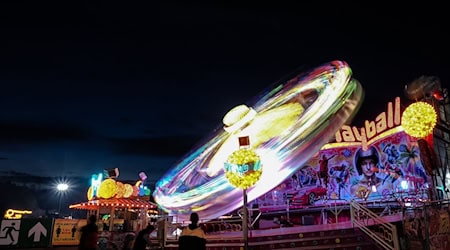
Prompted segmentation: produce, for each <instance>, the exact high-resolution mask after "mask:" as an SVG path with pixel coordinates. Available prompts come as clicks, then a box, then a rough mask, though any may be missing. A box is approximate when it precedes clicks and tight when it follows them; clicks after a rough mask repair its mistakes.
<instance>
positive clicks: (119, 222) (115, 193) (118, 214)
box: [69, 168, 158, 249]
mask: <svg viewBox="0 0 450 250" xmlns="http://www.w3.org/2000/svg"><path fill="white" fill-rule="evenodd" d="M118 176H119V170H118V169H117V168H114V169H110V170H105V171H104V172H103V173H98V174H93V175H92V177H91V186H90V187H89V188H88V191H87V201H85V202H81V203H78V204H73V205H70V206H69V208H71V209H83V210H87V211H88V213H87V217H89V216H90V215H91V214H95V215H97V218H98V223H97V224H98V226H99V230H100V231H101V234H100V245H105V247H106V248H108V247H112V248H119V249H121V248H122V247H123V246H124V244H127V239H128V240H131V239H133V238H134V235H135V233H137V232H138V231H140V230H141V229H143V228H145V227H146V226H147V225H148V224H149V223H152V221H156V217H157V214H158V211H157V205H156V204H155V203H153V202H151V201H150V189H149V188H148V187H147V186H146V185H145V181H146V179H147V176H146V174H145V173H144V172H141V173H139V175H138V176H139V178H137V181H136V182H130V183H125V182H122V181H119V180H118V179H117V177H118ZM113 246H115V247H113Z"/></svg>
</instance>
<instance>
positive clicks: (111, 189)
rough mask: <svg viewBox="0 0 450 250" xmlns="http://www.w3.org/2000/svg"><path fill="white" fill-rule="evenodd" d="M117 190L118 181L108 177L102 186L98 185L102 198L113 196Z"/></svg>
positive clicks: (99, 194)
mask: <svg viewBox="0 0 450 250" xmlns="http://www.w3.org/2000/svg"><path fill="white" fill-rule="evenodd" d="M116 191H117V185H116V181H115V180H113V179H106V180H104V181H102V183H100V186H99V187H98V196H99V197H100V198H105V199H108V198H111V197H113V196H114V195H115V194H116Z"/></svg>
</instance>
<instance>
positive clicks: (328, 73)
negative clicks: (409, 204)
mask: <svg viewBox="0 0 450 250" xmlns="http://www.w3.org/2000/svg"><path fill="white" fill-rule="evenodd" d="M351 75H352V73H351V69H350V67H349V66H348V64H347V63H346V62H343V61H332V62H329V63H326V64H323V65H321V66H319V67H317V68H315V69H313V70H310V71H308V72H305V73H300V74H298V75H296V76H295V77H293V78H291V79H290V80H287V81H283V82H282V83H280V84H278V85H275V87H273V88H270V89H269V90H268V91H264V92H263V93H262V94H261V95H259V96H258V97H256V98H255V100H256V101H254V102H253V103H252V105H250V107H247V106H246V105H239V106H237V107H236V108H234V109H232V110H231V111H229V112H228V113H227V114H226V115H225V117H224V119H223V123H224V126H223V128H222V127H219V128H218V129H216V130H214V132H212V134H211V135H210V136H208V137H206V138H205V139H204V140H203V141H202V142H200V143H199V144H198V146H196V147H194V148H193V150H191V151H190V152H189V153H188V154H186V155H185V156H184V157H183V158H182V159H181V160H180V161H179V162H178V163H177V164H175V166H174V167H173V168H172V169H170V170H169V171H168V172H167V173H166V174H165V175H163V177H162V178H161V179H160V180H159V181H158V182H157V183H156V187H155V191H154V193H153V196H154V198H155V201H156V202H157V203H158V205H159V206H160V207H161V208H162V209H164V210H165V211H166V212H168V213H169V215H172V216H175V217H176V218H177V220H178V221H185V220H189V214H190V213H191V211H195V212H197V213H198V214H199V215H200V218H202V219H204V220H210V219H214V218H217V217H219V216H222V215H224V214H227V213H230V212H233V211H235V210H237V209H238V208H240V207H241V206H242V199H243V197H242V190H240V189H237V188H234V187H233V186H232V185H231V184H230V183H229V182H228V181H227V179H226V177H225V173H224V163H225V161H226V160H227V157H228V156H229V155H230V154H231V153H232V152H234V151H235V150H237V149H238V146H239V145H238V137H241V136H250V144H251V147H252V149H254V150H255V152H256V153H257V154H258V155H259V156H260V157H261V163H262V167H263V171H262V174H261V177H260V180H259V181H258V182H257V183H256V184H255V185H254V186H252V187H250V188H249V189H248V190H247V195H248V201H252V200H255V199H256V198H258V197H259V196H261V195H263V194H265V193H266V192H268V191H270V190H272V189H273V188H275V187H276V186H278V185H279V184H280V183H281V182H283V181H284V180H285V179H286V178H288V177H289V176H290V175H292V173H294V172H295V171H296V170H298V168H300V167H301V166H302V165H304V164H305V163H306V162H307V161H308V160H309V159H310V158H311V157H312V156H313V155H314V154H315V153H317V152H318V151H319V150H320V148H321V147H322V146H323V145H325V144H326V143H328V142H329V140H330V138H332V137H333V135H334V133H335V132H336V131H337V130H338V129H339V128H340V127H341V126H342V125H344V123H346V122H349V121H350V120H351V119H352V118H353V116H354V114H355V113H356V112H357V110H358V109H359V107H360V105H361V102H362V99H363V96H364V95H363V92H364V91H363V89H362V87H361V85H360V83H359V82H358V81H357V80H356V79H354V78H352V76H351Z"/></svg>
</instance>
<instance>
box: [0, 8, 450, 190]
mask: <svg viewBox="0 0 450 250" xmlns="http://www.w3.org/2000/svg"><path fill="white" fill-rule="evenodd" d="M12 2H13V3H10V4H7V3H1V4H0V32H1V39H0V83H1V84H0V86H1V91H0V170H1V171H16V172H23V173H29V174H35V175H39V176H68V177H70V176H89V175H90V174H93V173H98V172H100V171H102V170H103V169H106V168H114V167H118V168H119V169H120V173H121V174H120V177H119V179H137V178H138V173H139V172H140V171H144V172H146V173H147V175H148V176H149V180H150V181H151V182H155V181H156V180H158V179H159V177H160V176H161V175H162V174H163V173H164V172H166V171H167V170H168V169H169V168H171V167H172V166H173V165H174V164H175V163H176V162H177V161H178V160H180V159H181V158H182V157H183V155H185V154H186V153H188V151H189V150H190V149H191V148H192V147H193V146H195V145H196V144H197V143H198V142H199V141H200V140H201V139H202V138H204V137H205V136H207V135H209V134H210V133H211V132H212V131H213V130H214V129H216V128H219V127H220V126H221V120H222V118H223V116H224V115H225V114H226V112H227V111H228V110H230V109H231V108H233V107H234V106H236V105H239V104H245V103H246V102H248V101H249V100H251V99H253V98H255V97H257V96H258V94H259V93H261V91H263V90H266V89H268V88H270V86H273V85H274V84H275V83H276V82H277V81H279V80H280V79H283V78H284V77H286V76H287V75H290V74H292V73H293V72H296V71H302V70H309V69H312V68H313V67H316V66H319V65H320V64H323V63H326V62H329V61H331V60H343V61H346V62H347V63H348V64H349V65H350V67H351V68H352V70H353V76H354V77H355V78H356V79H358V80H359V81H360V82H361V84H362V86H363V88H364V89H365V93H366V97H365V101H364V103H363V105H362V107H361V110H360V112H359V113H358V114H357V116H356V117H355V121H354V123H353V124H354V125H360V124H362V121H363V120H365V119H368V120H373V119H374V118H375V115H377V114H378V113H380V112H383V111H384V110H385V108H386V103H387V102H388V101H393V100H394V98H395V97H396V96H400V97H402V101H405V102H406V97H404V95H403V89H404V86H405V85H406V84H408V83H410V82H411V81H413V80H414V79H416V78H418V77H420V76H422V75H431V76H437V77H439V78H440V79H441V82H442V85H443V86H448V85H449V84H448V83H449V82H450V63H449V56H450V53H449V51H450V49H449V47H448V46H449V44H450V41H449V38H448V37H449V36H448V31H449V30H450V27H449V25H448V24H446V23H449V22H448V20H445V16H444V15H439V14H436V11H437V10H439V9H441V7H440V6H434V7H426V6H425V7H424V6H420V7H419V6H417V7H414V6H409V7H410V8H411V9H410V10H405V9H401V10H400V9H397V10H395V9H392V7H389V8H386V7H385V6H383V7H381V6H370V5H369V6H368V7H364V8H363V7H359V6H352V8H354V9H348V7H345V6H340V5H338V4H335V5H334V6H328V7H329V8H325V6H312V5H300V4H297V5H282V4H281V3H279V4H277V5H272V4H267V5H264V4H258V5H250V4H248V5H245V4H242V3H241V4H239V5H235V6H232V5H231V4H225V3H222V4H220V3H209V4H207V5H199V4H180V3H178V4H175V3H151V4H150V3H147V4H143V3H131V2H121V3H120V4H119V3H109V2H108V3H96V2H94V1H86V3H81V2H80V1H76V2H74V3H73V4H69V3H67V2H65V1H58V2H56V1H55V2H51V1H50V2H47V1H30V2H20V3H18V2H17V1H12ZM150 2H155V1H150ZM324 4H325V3H323V4H322V5H324ZM409 4H411V3H409ZM442 9H444V8H442Z"/></svg>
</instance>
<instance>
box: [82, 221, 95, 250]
mask: <svg viewBox="0 0 450 250" xmlns="http://www.w3.org/2000/svg"><path fill="white" fill-rule="evenodd" d="M96 222H97V216H96V215H94V214H93V215H91V216H89V219H88V224H86V225H84V226H83V227H82V228H81V229H80V231H81V237H80V244H79V245H78V249H79V250H94V249H95V250H96V249H98V248H97V241H98V226H97V224H96Z"/></svg>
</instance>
